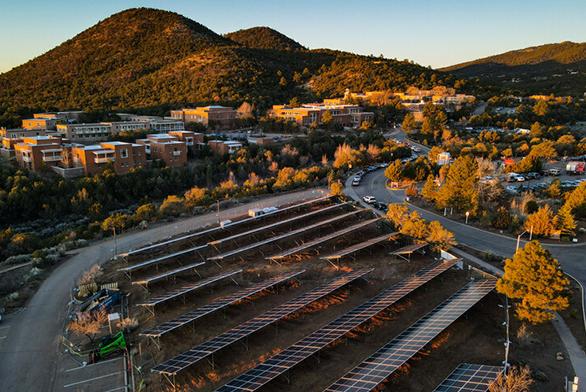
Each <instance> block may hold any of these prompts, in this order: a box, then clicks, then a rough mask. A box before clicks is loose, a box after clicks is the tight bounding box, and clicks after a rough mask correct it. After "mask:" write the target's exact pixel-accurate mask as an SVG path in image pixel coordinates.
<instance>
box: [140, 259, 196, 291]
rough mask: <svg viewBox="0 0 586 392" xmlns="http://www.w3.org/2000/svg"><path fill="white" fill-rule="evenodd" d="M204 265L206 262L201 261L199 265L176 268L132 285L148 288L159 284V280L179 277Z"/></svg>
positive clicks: (193, 264)
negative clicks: (152, 284) (156, 283)
mask: <svg viewBox="0 0 586 392" xmlns="http://www.w3.org/2000/svg"><path fill="white" fill-rule="evenodd" d="M204 264H205V261H200V262H197V263H192V264H186V265H182V266H180V267H178V268H175V269H172V270H169V271H165V272H163V273H160V274H157V275H152V276H148V277H146V278H142V279H139V280H133V281H132V284H137V285H145V286H148V285H149V284H151V283H154V282H158V281H159V280H162V279H166V278H170V277H172V276H175V275H178V274H180V273H182V272H185V271H189V270H195V269H196V268H197V267H200V266H202V265H204Z"/></svg>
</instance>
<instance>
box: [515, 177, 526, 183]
mask: <svg viewBox="0 0 586 392" xmlns="http://www.w3.org/2000/svg"><path fill="white" fill-rule="evenodd" d="M515 180H517V182H525V177H523V176H517V177H515Z"/></svg>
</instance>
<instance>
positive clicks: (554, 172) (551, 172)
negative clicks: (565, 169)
mask: <svg viewBox="0 0 586 392" xmlns="http://www.w3.org/2000/svg"><path fill="white" fill-rule="evenodd" d="M561 173H562V171H561V170H560V169H549V170H547V174H548V175H549V176H559V175H560V174H561Z"/></svg>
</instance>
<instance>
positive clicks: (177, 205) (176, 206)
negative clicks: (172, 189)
mask: <svg viewBox="0 0 586 392" xmlns="http://www.w3.org/2000/svg"><path fill="white" fill-rule="evenodd" d="M184 211H185V205H184V204H183V200H182V199H181V198H180V197H178V196H176V195H169V196H167V198H166V199H165V200H164V201H163V204H161V206H160V207H159V212H160V213H161V214H162V215H164V216H179V215H180V214H182V213H183V212H184Z"/></svg>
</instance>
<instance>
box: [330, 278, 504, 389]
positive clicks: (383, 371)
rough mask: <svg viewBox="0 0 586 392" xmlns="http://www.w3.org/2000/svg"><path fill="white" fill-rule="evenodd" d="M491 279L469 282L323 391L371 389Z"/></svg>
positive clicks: (467, 306) (477, 296) (479, 294)
mask: <svg viewBox="0 0 586 392" xmlns="http://www.w3.org/2000/svg"><path fill="white" fill-rule="evenodd" d="M495 283H496V281H495V280H494V279H485V280H479V281H473V282H470V283H468V284H467V285H466V286H464V287H463V288H462V289H460V290H458V291H457V292H456V293H455V294H454V295H452V296H451V297H450V298H448V299H447V300H446V301H444V302H442V303H441V304H440V305H439V306H437V307H436V308H435V309H433V310H432V311H431V312H429V313H428V314H426V315H425V316H423V317H422V318H421V319H419V320H418V321H416V322H415V323H414V324H413V325H411V326H410V327H409V328H407V329H406V330H405V331H403V332H401V333H400V334H399V335H398V336H397V337H396V338H394V339H393V340H391V341H390V342H388V343H387V344H386V345H384V346H383V347H381V348H380V349H379V350H378V351H377V352H375V353H374V354H373V355H371V356H370V357H369V358H367V359H365V360H364V361H363V362H362V363H361V364H359V365H358V366H356V367H355V368H354V369H352V370H351V371H350V372H348V373H347V374H346V375H345V376H343V377H342V378H340V379H339V380H338V381H336V382H335V383H334V384H332V385H330V386H329V387H328V388H327V389H325V390H326V391H329V392H340V391H352V392H366V391H372V390H373V389H375V388H376V387H377V386H378V385H379V384H380V383H382V382H383V381H384V380H385V379H386V378H387V377H389V376H390V375H391V374H393V373H394V372H395V371H396V370H397V369H399V368H400V367H401V366H402V365H403V364H405V363H406V362H407V361H408V360H409V359H410V358H411V357H412V356H413V355H415V354H417V352H418V351H419V350H421V349H422V348H423V347H425V346H426V345H427V344H428V343H429V342H431V341H432V340H433V339H434V338H435V337H436V336H437V335H439V334H440V333H441V332H442V331H443V330H444V329H446V328H447V327H448V326H449V325H450V324H451V323H453V322H454V321H455V320H456V319H457V318H458V317H460V316H461V315H463V314H464V313H465V312H466V311H467V310H468V309H470V308H471V307H472V306H474V305H475V304H476V303H477V302H478V301H480V300H481V299H482V298H483V297H484V296H485V295H486V294H488V293H489V292H490V291H491V290H492V289H494V287H495Z"/></svg>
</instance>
